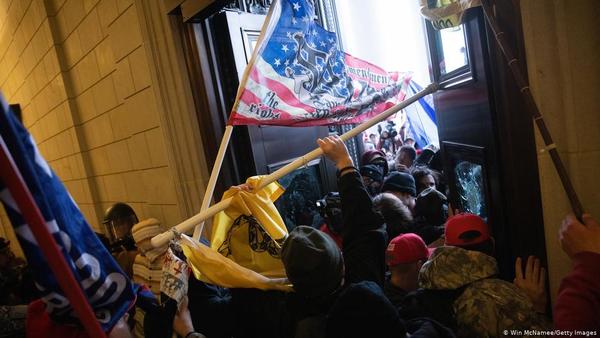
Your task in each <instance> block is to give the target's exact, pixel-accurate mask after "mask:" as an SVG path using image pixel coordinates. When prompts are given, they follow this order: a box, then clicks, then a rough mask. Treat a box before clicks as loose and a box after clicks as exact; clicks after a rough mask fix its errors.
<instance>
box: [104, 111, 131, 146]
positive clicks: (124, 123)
mask: <svg viewBox="0 0 600 338" xmlns="http://www.w3.org/2000/svg"><path fill="white" fill-rule="evenodd" d="M124 107H125V105H124V104H121V105H119V106H117V107H116V108H115V109H113V110H111V111H109V112H108V115H109V117H110V124H111V126H112V129H113V135H114V137H115V140H122V139H125V138H128V137H129V136H131V128H130V125H129V120H128V116H127V112H126V111H125V109H124Z"/></svg>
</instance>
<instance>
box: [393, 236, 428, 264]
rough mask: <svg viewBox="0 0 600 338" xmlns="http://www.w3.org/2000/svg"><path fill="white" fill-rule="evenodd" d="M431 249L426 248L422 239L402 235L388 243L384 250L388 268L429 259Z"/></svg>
mask: <svg viewBox="0 0 600 338" xmlns="http://www.w3.org/2000/svg"><path fill="white" fill-rule="evenodd" d="M432 251H433V249H429V248H427V246H426V245H425V242H423V239H421V237H419V235H416V234H402V235H400V236H398V237H396V238H394V239H392V240H391V241H390V244H388V247H387V249H386V250H385V263H386V264H387V265H388V266H394V265H398V264H406V263H412V262H416V261H419V260H422V259H427V258H429V255H430V254H431V252H432Z"/></svg>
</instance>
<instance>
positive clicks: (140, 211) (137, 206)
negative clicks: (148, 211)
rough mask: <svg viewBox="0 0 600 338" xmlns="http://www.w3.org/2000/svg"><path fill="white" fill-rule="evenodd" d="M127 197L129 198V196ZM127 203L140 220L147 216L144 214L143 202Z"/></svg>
mask: <svg viewBox="0 0 600 338" xmlns="http://www.w3.org/2000/svg"><path fill="white" fill-rule="evenodd" d="M129 198H130V199H131V196H130V197H129ZM127 204H129V206H130V207H131V208H133V211H134V212H135V215H136V216H137V218H138V220H140V221H141V220H144V219H147V218H148V217H146V216H145V215H144V203H138V202H131V201H128V202H127Z"/></svg>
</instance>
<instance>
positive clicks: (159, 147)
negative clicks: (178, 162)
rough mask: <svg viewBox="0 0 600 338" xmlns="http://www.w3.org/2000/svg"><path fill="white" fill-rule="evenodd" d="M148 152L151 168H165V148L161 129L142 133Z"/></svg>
mask: <svg viewBox="0 0 600 338" xmlns="http://www.w3.org/2000/svg"><path fill="white" fill-rule="evenodd" d="M144 134H145V135H146V142H147V143H148V148H149V149H151V151H150V161H151V164H152V166H153V167H161V166H166V165H167V163H168V157H167V148H166V147H165V141H164V135H163V133H162V129H161V128H156V129H151V130H149V131H146V132H144Z"/></svg>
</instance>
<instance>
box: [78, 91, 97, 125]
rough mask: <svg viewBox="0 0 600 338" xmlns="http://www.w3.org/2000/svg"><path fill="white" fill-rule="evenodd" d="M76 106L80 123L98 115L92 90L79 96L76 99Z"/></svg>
mask: <svg viewBox="0 0 600 338" xmlns="http://www.w3.org/2000/svg"><path fill="white" fill-rule="evenodd" d="M76 104H77V110H78V112H79V121H80V123H84V122H87V121H89V120H90V119H92V118H94V117H96V116H97V115H98V111H97V110H96V105H95V104H94V95H93V94H92V90H86V91H84V92H83V93H82V94H81V95H79V96H78V97H77V99H76Z"/></svg>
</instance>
